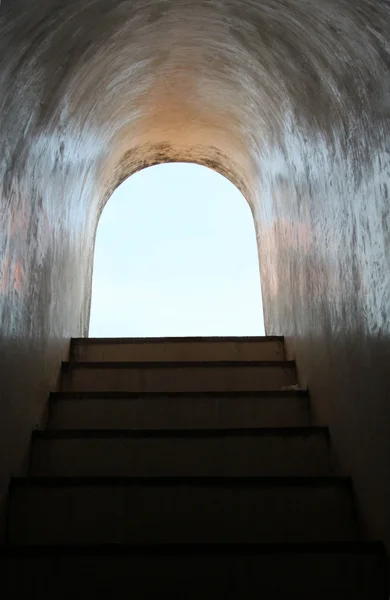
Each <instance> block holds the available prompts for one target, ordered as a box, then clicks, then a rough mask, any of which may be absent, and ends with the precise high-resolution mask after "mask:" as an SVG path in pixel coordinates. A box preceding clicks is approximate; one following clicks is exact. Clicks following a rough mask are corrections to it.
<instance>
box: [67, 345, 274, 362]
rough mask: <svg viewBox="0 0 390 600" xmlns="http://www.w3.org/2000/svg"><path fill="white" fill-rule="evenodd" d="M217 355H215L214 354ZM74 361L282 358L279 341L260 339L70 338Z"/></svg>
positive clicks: (184, 360)
mask: <svg viewBox="0 0 390 600" xmlns="http://www.w3.org/2000/svg"><path fill="white" fill-rule="evenodd" d="M216 357H217V358H216ZM71 358H72V360H75V361H82V362H85V361H143V360H144V361H183V362H186V361H196V360H207V361H213V360H216V359H217V360H284V344H283V342H282V341H274V340H271V341H261V342H255V341H253V342H154V343H153V342H151V343H148V342H138V343H131V342H127V343H120V342H115V343H110V342H108V341H107V342H99V343H94V342H89V343H88V342H87V341H86V340H85V341H83V342H81V343H80V342H73V343H72V355H71Z"/></svg>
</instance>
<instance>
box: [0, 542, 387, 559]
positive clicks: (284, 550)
mask: <svg viewBox="0 0 390 600" xmlns="http://www.w3.org/2000/svg"><path fill="white" fill-rule="evenodd" d="M309 553H310V554H319V555H321V554H354V555H360V554H376V555H380V556H382V557H383V560H384V561H385V564H386V560H387V557H386V550H385V547H384V544H383V543H382V542H379V541H360V540H357V541H340V542H338V541H335V542H288V543H283V542H268V543H259V542H252V543H242V542H229V543H225V542H223V543H221V542H206V543H205V542H200V543H199V542H198V543H196V542H195V543H194V542H192V543H191V542H188V543H182V542H177V543H158V544H126V543H117V544H112V543H101V544H54V545H53V544H48V545H42V544H26V545H16V544H15V545H14V544H8V545H3V546H0V556H8V555H15V556H46V555H47V556H50V557H52V556H66V555H72V556H126V555H137V556H170V555H171V556H176V555H178V554H179V555H180V556H182V555H187V556H188V555H196V554H201V555H204V554H207V555H213V554H225V555H237V554H242V555H257V554H276V555H278V554H281V555H283V554H298V555H299V554H309Z"/></svg>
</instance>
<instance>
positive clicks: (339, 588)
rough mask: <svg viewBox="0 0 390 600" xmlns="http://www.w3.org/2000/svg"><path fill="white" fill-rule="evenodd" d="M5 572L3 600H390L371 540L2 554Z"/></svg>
mask: <svg viewBox="0 0 390 600" xmlns="http://www.w3.org/2000/svg"><path fill="white" fill-rule="evenodd" d="M0 574H1V581H2V598H4V599H5V600H9V599H11V598H20V597H22V595H25V596H26V597H27V596H28V597H31V598H41V599H42V600H49V599H50V600H51V599H52V598H53V595H55V598H56V599H57V600H65V599H66V600H68V599H69V598H75V597H76V598H86V599H88V598H100V597H103V596H104V597H106V598H114V597H122V596H123V590H131V598H132V599H133V600H145V599H147V598H162V597H169V598H173V599H178V598H185V599H186V600H199V598H202V599H203V600H215V599H219V598H229V599H232V600H242V599H243V598H245V599H247V600H259V598H261V599H262V600H279V599H281V598H291V599H295V598H299V599H300V600H313V599H315V600H329V599H333V598H335V599H336V600H384V599H387V598H388V595H389V594H388V587H387V578H386V556H385V552H384V549H383V546H382V545H381V544H378V543H373V542H371V543H332V544H273V545H267V544H249V545H244V544H226V545H222V544H215V545H214V544H212V545H192V544H184V545H158V546H128V545H118V544H115V545H113V546H111V545H102V546H99V545H97V546H86V547H81V546H48V547H42V546H33V547H28V548H25V547H22V548H7V549H3V550H2V551H0ZM54 590H55V594H54V592H53V591H54ZM75 590H77V592H76V593H75Z"/></svg>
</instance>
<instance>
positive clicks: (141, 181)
mask: <svg viewBox="0 0 390 600" xmlns="http://www.w3.org/2000/svg"><path fill="white" fill-rule="evenodd" d="M89 335H90V336H91V337H165V336H225V335H226V336H228V335H264V325H263V308H262V300H261V287H260V276H259V267H258V257H257V246H256V235H255V229H254V223H253V218H252V214H251V211H250V208H249V206H248V204H247V202H246V201H245V199H244V198H243V196H242V195H241V193H240V192H239V191H238V190H237V188H236V187H235V186H234V185H233V184H232V183H230V181H228V180H227V179H225V178H224V177H222V176H221V175H219V174H218V173H215V172H214V171H212V170H211V169H207V168H206V167H202V166H199V165H194V164H184V163H176V164H172V163H169V164H164V165H158V166H155V167H150V168H148V169H144V170H142V171H140V172H138V173H135V174H134V175H132V176H131V177H129V179H127V180H126V181H125V182H123V183H122V185H120V186H119V187H118V188H117V190H116V191H115V192H114V194H113V195H112V196H111V198H110V199H109V201H108V203H107V205H106V207H105V209H104V211H103V214H102V216H101V218H100V222H99V225H98V229H97V236H96V246H95V259H94V274H93V285H92V306H91V322H90V331H89Z"/></svg>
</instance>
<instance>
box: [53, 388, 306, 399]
mask: <svg viewBox="0 0 390 600" xmlns="http://www.w3.org/2000/svg"><path fill="white" fill-rule="evenodd" d="M308 395H309V393H308V391H307V390H301V389H299V390H283V389H281V390H259V391H250V390H249V391H248V390H244V391H243V392H235V391H234V392H223V391H221V392H215V391H213V390H211V391H210V392H207V391H206V392H203V391H202V392H188V391H187V392H186V391H185V392H123V391H121V392H118V391H112V392H110V391H97V392H82V391H81V392H77V391H76V392H72V391H69V392H51V394H50V400H52V401H58V400H90V399H91V400H106V399H107V400H111V399H113V400H116V399H118V400H122V399H129V400H132V399H136V400H138V399H139V398H147V399H156V400H158V399H160V398H207V397H209V396H210V398H220V399H223V398H241V397H242V398H257V397H258V398H259V399H260V398H270V397H271V398H272V397H275V398H279V397H280V398H282V399H284V398H290V397H291V398H307V397H308Z"/></svg>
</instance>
